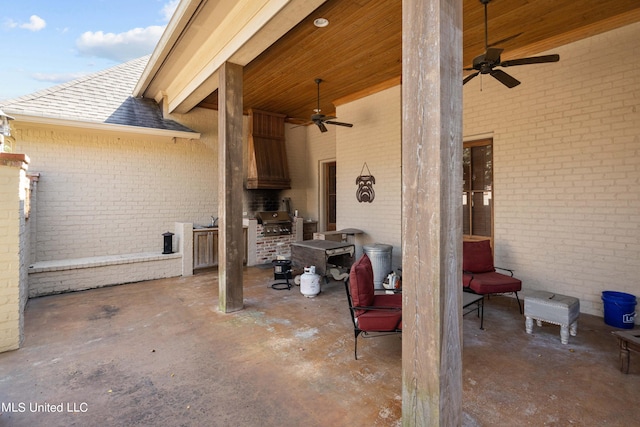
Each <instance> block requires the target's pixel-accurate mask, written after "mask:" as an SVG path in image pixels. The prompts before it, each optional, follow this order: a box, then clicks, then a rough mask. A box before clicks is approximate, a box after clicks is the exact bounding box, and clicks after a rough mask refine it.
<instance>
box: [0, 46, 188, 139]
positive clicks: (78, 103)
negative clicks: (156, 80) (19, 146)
mask: <svg viewBox="0 0 640 427" xmlns="http://www.w3.org/2000/svg"><path fill="white" fill-rule="evenodd" d="M149 58H150V55H147V56H143V57H142V58H138V59H134V60H131V61H129V62H125V63H123V64H120V65H116V66H115V67H111V68H108V69H106V70H103V71H99V72H97V73H94V74H90V75H88V76H85V77H81V78H79V79H76V80H73V81H70V82H68V83H63V84H60V85H57V86H53V87H51V88H48V89H44V90H41V91H38V92H34V93H32V94H29V95H25V96H21V97H18V98H13V99H8V100H5V101H0V109H2V110H4V111H5V113H7V114H11V115H24V116H35V117H43V118H49V119H64V120H72V121H81V122H93V123H105V124H114V125H124V126H136V127H143V128H151V129H162V130H171V131H180V132H194V131H193V130H191V129H189V128H188V127H186V126H183V125H181V124H180V123H178V122H175V121H173V120H167V119H165V118H164V117H163V116H162V111H161V109H160V106H159V105H158V104H157V103H156V102H155V101H154V100H152V99H145V98H134V97H132V96H131V94H132V92H133V89H134V87H135V85H136V83H137V82H138V79H139V78H140V75H141V74H142V72H143V70H144V67H145V66H146V65H147V62H148V61H149Z"/></svg>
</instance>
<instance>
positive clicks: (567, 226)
mask: <svg viewBox="0 0 640 427" xmlns="http://www.w3.org/2000/svg"><path fill="white" fill-rule="evenodd" d="M639 39H640V24H634V25H631V26H628V27H625V28H621V29H618V30H615V31H612V32H609V33H606V34H602V35H599V36H596V37H593V38H591V39H587V40H583V41H580V42H577V43H574V44H572V45H569V46H564V47H561V48H558V49H554V50H553V52H548V53H559V54H560V62H559V63H556V64H544V65H530V66H523V67H513V68H509V69H508V70H507V71H508V72H509V73H510V74H512V75H513V76H514V77H516V78H517V79H518V80H520V81H521V82H522V84H521V85H520V86H518V87H516V88H514V89H506V88H505V87H504V86H502V85H501V84H499V83H498V82H497V81H495V80H494V79H492V78H490V77H489V78H487V77H483V78H482V80H480V77H478V78H476V79H474V80H473V81H472V82H470V83H468V84H467V85H465V86H464V135H465V137H466V138H467V139H473V135H478V134H485V133H492V134H493V140H494V163H495V167H494V184H495V191H494V197H495V228H496V230H495V255H496V263H497V264H498V265H502V266H505V267H508V268H513V269H515V270H516V273H517V275H518V277H519V278H521V279H522V280H523V287H524V288H525V289H526V290H529V289H543V290H552V291H555V292H558V293H564V294H568V295H573V296H577V297H580V300H581V310H582V311H583V312H587V313H591V314H596V315H602V313H603V312H602V302H601V298H600V296H601V292H602V291H603V290H617V291H623V292H628V293H632V294H634V295H636V296H640V284H639V283H638V281H637V277H638V275H639V273H640V264H639V261H638V260H640V217H639V216H638V214H637V213H638V212H640V191H639V189H638V185H639V184H640V105H639V103H638V102H639V101H638V99H640V80H639V79H638V78H637V70H638V69H639V68H640V43H638V40H639ZM480 85H482V88H481V87H480ZM481 89H482V90H481Z"/></svg>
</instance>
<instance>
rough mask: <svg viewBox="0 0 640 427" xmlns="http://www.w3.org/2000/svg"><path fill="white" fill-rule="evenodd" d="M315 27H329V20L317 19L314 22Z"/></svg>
mask: <svg viewBox="0 0 640 427" xmlns="http://www.w3.org/2000/svg"><path fill="white" fill-rule="evenodd" d="M313 25H315V26H316V27H318V28H324V27H326V26H327V25H329V20H328V19H327V18H317V19H315V20H314V21H313Z"/></svg>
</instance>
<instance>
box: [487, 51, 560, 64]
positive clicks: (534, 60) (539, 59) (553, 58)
mask: <svg viewBox="0 0 640 427" xmlns="http://www.w3.org/2000/svg"><path fill="white" fill-rule="evenodd" d="M559 60H560V55H558V54H554V55H544V56H531V57H529V58H520V59H511V60H509V61H503V62H501V63H500V66H501V67H512V66H514V65H527V64H544V63H546V62H558V61H559Z"/></svg>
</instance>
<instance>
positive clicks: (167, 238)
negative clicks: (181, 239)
mask: <svg viewBox="0 0 640 427" xmlns="http://www.w3.org/2000/svg"><path fill="white" fill-rule="evenodd" d="M162 235H163V236H164V251H163V252H162V253H163V254H172V253H173V233H171V232H169V231H167V232H166V233H162Z"/></svg>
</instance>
